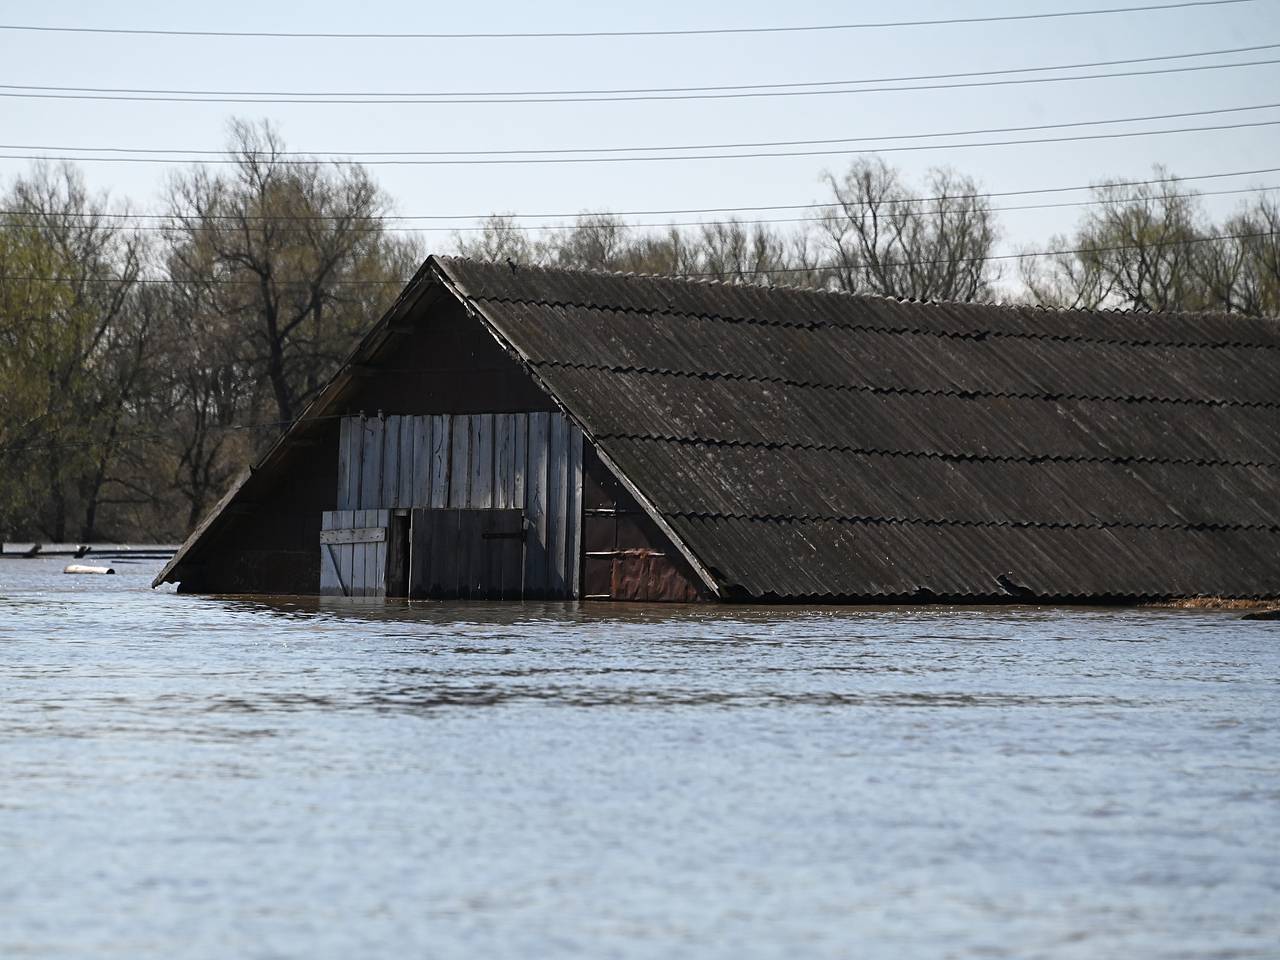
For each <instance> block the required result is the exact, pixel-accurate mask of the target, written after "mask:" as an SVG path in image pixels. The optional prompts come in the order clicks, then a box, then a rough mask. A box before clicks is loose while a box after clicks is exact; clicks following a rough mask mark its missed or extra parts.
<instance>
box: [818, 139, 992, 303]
mask: <svg viewBox="0 0 1280 960" xmlns="http://www.w3.org/2000/svg"><path fill="white" fill-rule="evenodd" d="M826 182H827V184H828V185H829V186H830V188H831V192H832V195H833V196H834V203H833V204H832V206H830V207H829V208H827V209H826V211H825V212H824V216H823V219H822V221H821V228H820V229H821V234H822V236H823V240H824V246H825V247H826V250H827V254H828V265H829V267H830V270H831V276H832V279H833V281H834V283H835V284H836V286H837V287H838V288H839V289H841V290H845V291H848V292H850V293H862V292H869V293H879V294H883V295H885V296H891V297H914V298H916V299H921V300H972V299H975V298H978V297H983V296H987V295H988V294H989V293H990V290H991V286H992V283H993V282H994V281H995V280H996V279H997V277H996V274H995V269H994V266H993V262H992V260H991V259H990V258H991V253H992V250H993V248H994V246H995V242H996V240H997V238H998V235H999V232H998V229H997V226H996V220H995V215H994V212H993V211H992V209H991V206H990V203H989V201H988V200H987V198H986V197H984V196H982V195H981V194H980V193H979V191H978V186H977V184H976V183H975V182H974V181H973V180H972V179H971V178H969V177H965V176H961V175H960V174H957V173H955V172H953V171H950V170H945V169H934V170H930V171H929V173H928V175H927V176H926V177H925V181H924V184H923V185H922V187H920V188H912V187H910V186H909V185H907V184H905V183H904V182H903V181H902V178H901V176H900V175H899V174H898V172H897V171H896V170H894V169H893V168H892V167H890V166H889V165H888V164H887V163H885V162H884V160H882V159H880V158H875V159H867V160H859V161H856V162H855V163H854V164H853V166H852V167H850V169H849V170H848V171H847V172H846V173H845V175H844V176H843V177H841V178H837V177H835V176H834V175H833V174H827V177H826Z"/></svg>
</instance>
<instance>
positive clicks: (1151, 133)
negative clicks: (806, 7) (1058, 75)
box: [0, 120, 1280, 167]
mask: <svg viewBox="0 0 1280 960" xmlns="http://www.w3.org/2000/svg"><path fill="white" fill-rule="evenodd" d="M1093 122H1095V123H1097V122H1101V123H1108V122H1111V121H1093ZM1084 125H1086V124H1071V126H1084ZM1276 125H1280V120H1255V121H1250V122H1243V123H1219V124H1211V125H1209V126H1203V127H1172V128H1168V129H1164V130H1128V131H1124V132H1121V133H1082V134H1075V135H1072V136H1069V137H1034V138H1030V139H1022V140H978V141H972V142H950V143H925V144H913V145H908V146H883V147H868V148H866V149H857V150H852V149H833V150H778V151H752V152H748V153H686V154H680V155H677V156H669V155H668V156H628V157H624V156H614V155H610V156H603V157H577V156H574V157H524V158H513V157H481V158H480V159H470V160H462V159H435V160H422V159H414V160H366V161H363V163H361V162H360V161H354V160H353V161H341V160H335V161H332V162H333V163H337V164H341V165H344V166H361V165H363V166H411V167H412V166H417V167H442V166H494V165H499V164H501V165H516V166H520V165H542V164H555V163H574V164H577V163H659V162H664V161H672V160H760V159H770V158H776V157H825V156H857V155H862V154H868V153H909V152H916V151H919V150H962V149H970V148H973V147H1016V146H1025V145H1033V144H1044V143H1080V142H1083V141H1087V140H1120V139H1129V138H1132V137H1155V136H1164V135H1168V134H1179V133H1206V132H1210V131H1220V130H1243V129H1250V128H1255V127H1272V126H1276ZM907 136H915V137H933V136H936V134H910V135H907ZM860 139H861V140H863V141H864V142H869V141H871V140H873V139H878V138H860ZM885 139H906V136H904V137H902V138H885ZM0 160H73V161H75V162H77V163H151V164H155V163H170V164H171V163H182V162H185V163H191V164H198V165H202V166H203V165H220V164H237V163H239V162H240V161H238V160H232V159H225V160H210V159H189V160H185V161H184V160H182V159H180V158H178V159H167V158H163V157H115V156H111V157H102V156H65V155H51V154H15V153H0ZM278 162H280V163H284V164H298V163H301V162H302V161H289V160H282V161H278Z"/></svg>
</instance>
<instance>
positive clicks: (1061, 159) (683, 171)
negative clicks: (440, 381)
mask: <svg viewBox="0 0 1280 960" xmlns="http://www.w3.org/2000/svg"><path fill="white" fill-rule="evenodd" d="M1130 2H1134V3H1150V2H1154V0H1130ZM1110 5H1116V3H1115V2H1114V0H986V2H982V0H950V2H944V0H902V2H899V3H896V4H892V5H888V6H886V5H884V4H880V3H874V4H873V3H836V2H823V0H805V2H800V3H791V4H777V3H765V2H763V0H739V2H737V3H733V4H730V3H723V2H718V3H704V4H699V5H693V4H689V3H677V2H674V0H649V2H647V3H644V4H636V5H629V6H628V8H627V9H619V8H610V7H607V6H605V5H600V4H581V5H578V4H569V3H559V4H554V3H552V4H530V3H527V2H522V3H516V2H512V0H491V2H489V3H485V4H438V5H436V4H422V3H405V2H381V3H378V2H370V3H360V4H353V3H349V2H344V3H337V2H331V0H316V2H313V3H309V4H307V5H306V6H305V7H302V6H296V7H293V8H292V10H287V9H285V5H282V4H263V3H260V2H259V3H250V2H247V0H225V2H223V3H219V4H215V5H209V4H200V5H194V4H192V5H186V4H182V5H178V4H173V3H172V2H164V3H162V2H158V0H157V2H142V0H118V2H116V3H114V4H109V5H104V4H101V3H90V2H84V0H64V2H62V3H60V4H57V5H56V6H55V5H36V4H25V5H19V4H7V5H6V10H5V11H4V13H3V15H2V16H0V19H2V20H3V21H5V22H9V23H33V24H58V25H74V26H102V27H107V26H115V27H144V28H174V29H215V30H216V29H225V30H284V31H289V30H294V31H298V30H301V31H356V32H358V31H365V32H368V31H406V32H408V31H433V32H437V31H438V32H445V31H539V30H543V31H545V30H556V29H565V30H597V29H598V30H627V29H655V28H656V29H671V28H680V27H693V28H696V27H718V26H761V25H783V24H812V23H832V22H849V21H861V20H884V19H924V18H936V17H956V16H990V15H996V14H1023V13H1029V12H1040V11H1050V10H1064V9H1089V8H1094V7H1102V6H1110ZM1268 42H1280V0H1255V2H1250V3H1241V4H1239V5H1236V6H1227V7H1217V8H1201V9H1194V8H1193V9H1183V10H1173V11H1165V12H1157V13H1147V14H1123V15H1115V16H1106V17H1089V18H1078V19H1063V20H1048V21H1023V22H1018V23H1004V24H986V25H965V26H955V25H952V26H935V27H915V28H909V29H884V30H861V31H838V32H831V33H794V34H763V35H753V36H743V35H739V36H731V37H707V36H698V37H685V38H672V37H666V38H630V39H590V40H584V39H559V40H492V39H490V40H449V41H445V40H367V41H366V40H346V41H339V40H315V39H307V40H285V39H244V38H235V39H215V38H175V37H154V38H148V37H124V36H103V35H71V34H37V33H20V32H8V31H0V64H3V66H0V83H5V84H54V85H63V86H69V85H85V86H111V87H167V88H195V89H206V88H219V89H229V90H239V89H244V90H281V89H284V90H335V91H347V90H350V91H366V90H367V91H390V90H465V89H480V90H484V89H510V90H521V89H535V88H582V87H598V86H599V87H632V86H655V85H657V86H667V85H678V86H684V85H696V84H728V83H770V82H780V83H781V82H794V81H819V80H839V79H860V78H869V77H884V76H895V75H904V74H905V75H912V74H923V73H948V72H953V71H969V70H982V69H1000V68H1011V67H1023V66H1036V65H1046V64H1053V63H1072V62H1078V61H1091V60H1110V59H1120V58H1127V57H1141V56H1156V55H1161V54H1178V53H1191V52H1196V51H1202V50H1210V49H1217V48H1226V47H1238V46H1246V45H1252V44H1262V43H1268ZM1271 56H1280V50H1278V51H1270V52H1263V53H1260V54H1256V55H1254V58H1259V59H1261V58H1266V57H1271ZM1152 66H1155V65H1152ZM1278 80H1280V65H1274V66H1260V67H1249V68H1242V69H1235V70H1222V71H1206V72H1200V73H1185V74H1172V75H1167V76H1156V77H1137V78H1129V79H1110V80H1092V81H1081V82H1077V83H1058V84H1032V85H1025V86H1009V87H996V88H985V89H984V88H977V89H967V90H966V89H960V90H950V91H917V92H900V93H876V94H867V95H862V96H824V97H792V98H779V99H759V100H736V101H723V100H721V101H685V102H680V101H676V102H670V101H669V102H659V103H603V104H525V105H394V106H393V105H378V106H368V105H361V106H350V105H312V104H275V105H245V104H241V105H235V106H231V105H226V104H190V103H185V104H164V103H94V102H78V101H59V100H22V99H4V100H3V101H0V102H2V103H3V106H2V107H0V110H3V123H0V130H3V140H4V142H5V143H7V144H38V145H51V146H66V147H74V146H81V147H105V146H113V147H116V146H121V147H159V148H174V147H176V148H199V149H217V148H220V147H222V146H223V145H224V144H225V138H226V122H227V119H228V118H229V117H230V116H232V115H233V114H235V115H239V116H243V117H247V118H259V117H269V118H270V119H272V120H273V121H276V122H277V123H278V124H279V126H280V128H281V130H282V131H283V133H284V135H285V137H286V139H287V141H288V144H289V146H290V147H291V148H294V149H301V150H321V151H328V150H337V151H347V150H353V151H354V150H398V149H401V150H403V149H409V150H413V149H417V150H438V149H506V148H554V147H596V146H614V145H617V146H629V145H662V144H677V143H701V142H731V141H743V140H783V139H810V138H821V137H856V136H881V135H894V134H914V133H926V132H931V131H939V130H964V129H970V128H984V127H1002V126H1017V125H1024V124H1036V123H1049V122H1065V121H1071V120H1095V119H1104V118H1112V117H1126V116H1138V115H1147V114H1163V113H1172V112H1179V111H1187V110H1211V109H1217V108H1223V107H1234V106H1243V105H1251V104H1260V103H1267V102H1271V101H1280V83H1277V81H1278ZM1232 119H1233V118H1230V117H1224V118H1215V117H1209V118H1203V119H1200V120H1190V121H1182V122H1172V123H1170V122H1167V121H1166V122H1165V123H1163V124H1154V125H1153V126H1162V125H1167V126H1181V125H1187V124H1192V125H1200V124H1209V123H1218V122H1231V120H1232ZM1235 119H1280V110H1271V111H1260V112H1258V113H1257V114H1251V115H1249V116H1247V117H1243V118H1240V117H1237V118H1235ZM1278 146H1280V127H1255V128H1252V129H1242V130H1231V131H1222V132H1216V133H1188V134H1179V135H1172V136H1160V137H1150V138H1137V139H1131V140H1115V141H1100V142H1083V143H1075V144H1048V145H1038V146H1018V147H993V148H975V149H965V150H956V149H953V150H946V149H937V150H929V151H921V152H917V153H906V154H897V155H894V156H891V157H890V159H891V160H892V161H893V162H894V163H896V164H898V165H899V166H900V167H902V168H903V169H904V170H905V171H906V172H907V173H908V175H914V174H916V173H918V172H919V171H921V170H923V169H924V168H926V167H928V166H929V165H932V164H949V165H951V166H953V167H955V168H957V169H959V170H961V171H964V172H967V173H970V174H972V175H973V176H975V177H976V178H978V180H979V181H980V183H981V184H982V186H983V187H984V188H986V189H990V190H1017V189H1025V188H1035V187H1045V186H1052V185H1067V184H1074V183H1082V182H1088V181H1091V180H1094V179H1097V178H1102V177H1106V176H1116V177H1125V178H1140V177H1143V176H1146V175H1148V174H1149V171H1150V168H1151V165H1152V164H1153V163H1164V164H1166V165H1168V166H1169V167H1171V168H1172V170H1173V171H1174V172H1177V173H1182V174H1185V175H1194V174H1200V173H1210V172H1217V171H1224V170H1235V169H1246V168H1256V167H1269V166H1280V150H1278V149H1277V147H1278ZM6 152H12V151H6ZM845 163H847V159H846V158H841V157H818V158H815V157H795V158H774V159H740V160H720V161H688V162H678V163H677V162H672V163H653V164H650V163H614V164H598V165H596V164H574V165H565V166H560V165H551V164H546V165H532V166H523V167H522V166H480V167H465V166H456V167H417V168H414V167H383V168H377V169H376V171H375V172H376V175H377V177H378V179H379V180H380V182H381V183H382V184H383V185H384V187H385V188H386V189H387V190H388V191H389V192H390V193H391V194H392V195H393V197H394V198H395V203H396V208H397V212H400V213H405V214H433V213H447V214H453V213H462V214H465V213H474V212H484V211H493V210H514V211H531V212H539V211H577V210H581V209H587V208H591V209H600V208H607V209H614V210H629V209H638V208H650V207H662V208H667V207H704V206H716V205H727V206H738V205H746V204H774V203H801V202H806V201H811V200H815V199H823V198H824V197H825V194H824V191H823V188H822V187H821V185H820V183H819V177H820V174H821V173H822V171H823V170H824V169H828V168H829V169H840V168H842V167H843V166H844V164H845ZM26 166H27V164H26V163H25V162H23V161H14V160H3V161H0V175H3V176H4V178H5V179H6V180H7V179H8V178H10V177H11V176H12V175H13V174H14V173H17V172H19V171H21V170H23V169H24V168H25V167H26ZM85 169H86V171H87V174H88V178H89V181H90V183H91V184H92V185H93V186H94V187H96V188H100V189H105V190H109V191H110V193H111V195H112V196H113V197H115V198H117V199H124V198H128V199H129V200H130V201H131V202H132V203H133V204H134V205H135V206H139V207H147V206H154V205H156V204H157V203H158V200H159V197H160V196H161V193H162V188H163V183H164V178H165V168H164V167H163V166H158V165H151V164H137V165H134V164H98V163H94V164H86V165H85ZM1250 183H1253V184H1261V183H1267V184H1273V183H1274V184H1280V174H1276V175H1271V176H1270V177H1254V178H1251V179H1246V180H1242V181H1218V182H1216V183H1214V184H1206V189H1212V188H1215V187H1216V188H1222V187H1230V186H1244V185H1248V184H1250ZM1048 199H1052V198H1048ZM1236 202H1237V201H1236V200H1235V199H1233V198H1226V199H1221V200H1215V201H1213V204H1212V206H1213V208H1214V209H1215V210H1224V209H1228V208H1230V207H1231V206H1232V205H1233V204H1234V203H1236ZM1077 215H1078V211H1076V210H1039V211H1025V212H1018V213H1008V214H1005V215H1003V217H1002V222H1003V224H1004V225H1005V228H1006V231H1007V238H1006V242H1005V246H1007V247H1008V246H1015V245H1021V244H1028V243H1034V242H1036V241H1041V240H1043V239H1044V238H1047V237H1048V235H1050V234H1051V233H1054V232H1057V231H1064V230H1068V229H1070V227H1071V225H1072V223H1073V222H1074V220H1075V218H1076V216H1077ZM448 243H449V240H448V237H447V236H445V235H439V236H438V237H437V238H436V239H435V240H434V242H433V246H435V247H436V248H442V247H445V246H447V245H448Z"/></svg>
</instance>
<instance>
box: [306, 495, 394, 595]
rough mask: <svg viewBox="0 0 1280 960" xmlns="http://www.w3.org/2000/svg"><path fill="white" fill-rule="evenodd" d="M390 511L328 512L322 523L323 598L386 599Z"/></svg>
mask: <svg viewBox="0 0 1280 960" xmlns="http://www.w3.org/2000/svg"><path fill="white" fill-rule="evenodd" d="M390 523H391V511H390V510H328V511H326V512H325V513H324V514H322V516H321V522H320V527H321V529H320V595H321V596H325V597H385V596H386V595H387V541H388V528H389V527H390Z"/></svg>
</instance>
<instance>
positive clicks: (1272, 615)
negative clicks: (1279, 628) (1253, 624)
mask: <svg viewBox="0 0 1280 960" xmlns="http://www.w3.org/2000/svg"><path fill="white" fill-rule="evenodd" d="M1240 619H1241V620H1280V607H1276V608H1275V609H1274V610H1255V611H1254V612H1253V613H1246V614H1245V615H1244V616H1243V617H1241V618H1240Z"/></svg>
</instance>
